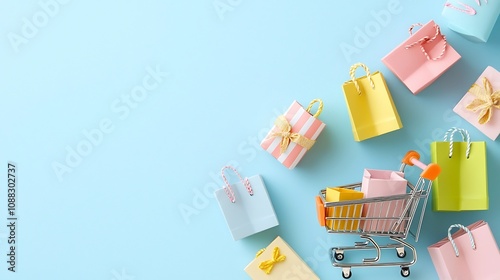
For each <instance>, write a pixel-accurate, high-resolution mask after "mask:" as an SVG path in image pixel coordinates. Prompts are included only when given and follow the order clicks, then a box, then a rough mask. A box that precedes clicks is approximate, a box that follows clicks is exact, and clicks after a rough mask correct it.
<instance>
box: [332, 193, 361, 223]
mask: <svg viewBox="0 0 500 280" xmlns="http://www.w3.org/2000/svg"><path fill="white" fill-rule="evenodd" d="M362 198H363V193H362V192H360V191H356V190H351V189H346V188H338V187H337V188H327V189H326V202H339V201H346V200H357V199H362ZM362 209H363V205H362V204H353V205H346V206H335V207H327V210H326V215H327V217H332V218H335V219H334V220H328V219H327V220H326V225H327V227H328V228H329V229H332V230H345V231H354V230H357V229H358V227H359V219H349V218H359V217H361V210H362Z"/></svg>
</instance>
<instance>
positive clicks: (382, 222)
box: [316, 151, 441, 279]
mask: <svg viewBox="0 0 500 280" xmlns="http://www.w3.org/2000/svg"><path fill="white" fill-rule="evenodd" d="M419 159H420V155H419V154H418V153H417V152H415V151H409V152H408V153H407V154H406V156H405V157H404V159H403V160H402V165H401V168H400V170H399V171H400V172H402V173H403V174H404V170H405V167H406V166H407V165H410V166H417V167H419V168H421V169H422V170H423V172H422V173H421V174H420V177H419V179H418V181H417V183H416V184H415V185H413V184H411V183H409V182H407V183H406V184H407V189H408V191H407V193H405V194H399V195H391V196H382V197H374V198H363V199H358V200H346V201H339V202H327V201H326V189H323V190H321V191H320V193H319V196H317V197H316V207H317V211H318V221H319V223H320V225H321V226H324V227H325V228H326V230H327V232H328V233H345V234H358V235H359V236H360V237H361V238H362V239H365V240H366V241H363V242H355V245H354V246H348V247H333V248H331V250H330V258H331V260H332V264H333V266H334V267H340V268H342V276H343V277H344V278H345V279H348V278H350V277H351V276H352V273H351V268H352V267H382V266H399V267H401V275H402V276H403V277H408V276H409V275H410V266H412V265H414V264H415V263H416V261H417V251H416V249H415V247H414V246H412V245H411V244H410V243H408V242H406V241H405V239H406V237H407V236H408V233H410V234H411V235H412V236H413V237H414V238H415V242H417V241H418V236H419V233H420V229H421V227H422V222H423V218H424V213H425V208H426V204H427V199H428V198H429V192H430V190H431V185H432V181H433V180H434V179H435V178H436V177H437V176H438V175H439V173H440V171H441V168H440V167H439V166H438V165H437V164H433V163H431V164H429V165H425V164H424V163H422V162H420V160H419ZM339 188H342V189H344V190H356V189H360V188H361V183H356V184H351V185H346V186H340V187H339ZM419 204H420V207H421V209H420V210H419V211H417V208H419ZM417 212H418V213H420V217H415V213H417ZM356 213H358V215H356ZM361 213H363V214H361ZM367 213H369V215H367ZM415 218H418V219H419V223H418V226H417V228H416V230H414V231H412V230H410V227H411V225H412V222H413V220H414V219H415ZM374 237H388V238H389V239H390V240H392V241H389V240H388V242H392V243H391V244H387V245H379V244H378V243H377V242H376V241H375V240H374ZM394 242H396V243H394ZM405 248H409V249H410V250H411V252H412V255H413V257H412V259H411V260H409V261H403V260H401V261H393V262H382V261H381V252H382V249H392V250H396V254H397V256H398V257H399V258H401V259H402V258H405V257H406V250H405ZM351 250H374V251H375V252H376V256H375V257H374V258H365V259H363V260H362V262H358V263H347V262H343V260H344V253H345V252H347V251H351ZM384 251H387V250H384Z"/></svg>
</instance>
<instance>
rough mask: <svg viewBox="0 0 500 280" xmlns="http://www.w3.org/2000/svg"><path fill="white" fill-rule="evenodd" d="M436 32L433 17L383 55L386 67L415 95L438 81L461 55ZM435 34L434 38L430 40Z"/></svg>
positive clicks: (436, 27)
mask: <svg viewBox="0 0 500 280" xmlns="http://www.w3.org/2000/svg"><path fill="white" fill-rule="evenodd" d="M412 28H413V27H412ZM437 31H439V26H438V25H436V23H435V22H434V21H432V20H431V21H430V22H428V23H427V24H425V25H423V26H422V27H421V28H420V29H419V30H418V31H417V32H415V33H414V34H413V35H411V36H410V38H408V39H407V40H405V41H404V42H403V43H402V44H401V45H399V46H397V47H396V48H395V49H394V50H393V51H392V52H390V53H389V54H388V55H386V56H385V57H384V58H382V62H383V63H384V64H385V65H386V66H387V68H389V69H390V70H391V71H392V72H393V73H394V75H396V76H397V77H398V78H399V80H401V82H403V83H404V84H405V85H406V87H408V89H409V90H410V91H411V92H412V93H413V94H415V95H416V94H418V93H419V92H420V91H422V90H423V89H425V88H426V87H427V86H429V85H430V84H432V83H433V82H434V81H435V80H437V78H439V77H440V76H441V75H442V74H443V73H444V72H446V70H448V69H449V68H450V67H451V66H452V65H453V64H455V62H457V61H458V60H459V59H460V57H461V56H460V55H459V54H458V53H457V52H456V51H455V49H453V48H452V47H451V46H450V44H449V43H447V42H446V39H445V37H444V35H441V34H440V33H438V34H437V33H436V32H437ZM410 34H411V33H410ZM436 34H437V36H436ZM433 37H435V39H434V40H432V41H431V39H432V38H433ZM426 38H427V39H426ZM419 42H420V43H419ZM445 45H446V48H445V50H444V52H443V48H444V46H445ZM424 51H425V52H426V53H427V55H428V56H427V55H426V54H425V53H424Z"/></svg>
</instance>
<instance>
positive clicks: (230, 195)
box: [220, 165, 253, 203]
mask: <svg viewBox="0 0 500 280" xmlns="http://www.w3.org/2000/svg"><path fill="white" fill-rule="evenodd" d="M226 169H229V170H232V171H233V172H234V173H236V175H237V176H238V177H239V178H240V181H241V182H242V183H243V185H244V186H245V188H246V189H247V191H248V193H249V194H250V195H253V190H252V186H251V185H250V182H249V181H248V179H247V178H245V179H243V178H242V177H241V175H240V173H239V172H238V170H236V169H235V168H234V167H232V166H229V165H226V166H224V167H222V169H221V171H220V173H221V176H222V180H224V183H225V184H226V185H225V186H224V191H225V192H226V195H227V197H228V198H229V200H231V202H232V203H235V202H236V197H235V196H234V191H233V189H232V188H231V185H230V184H229V182H228V180H227V178H226V175H224V170H226Z"/></svg>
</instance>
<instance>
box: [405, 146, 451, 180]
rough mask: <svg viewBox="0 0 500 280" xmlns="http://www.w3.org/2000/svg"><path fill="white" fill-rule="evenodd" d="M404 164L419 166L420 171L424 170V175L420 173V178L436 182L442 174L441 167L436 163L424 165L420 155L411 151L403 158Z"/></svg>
mask: <svg viewBox="0 0 500 280" xmlns="http://www.w3.org/2000/svg"><path fill="white" fill-rule="evenodd" d="M402 162H403V163H404V164H407V165H410V166H414V165H415V166H417V167H419V168H420V169H422V170H423V171H422V173H420V177H422V178H424V179H427V180H431V181H434V180H435V179H436V178H437V176H438V175H439V173H441V167H439V165H437V164H435V163H430V164H428V165H426V164H425V163H422V162H421V161H420V154H419V153H417V152H416V151H409V152H408V153H406V155H405V157H404V158H403V160H402Z"/></svg>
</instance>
